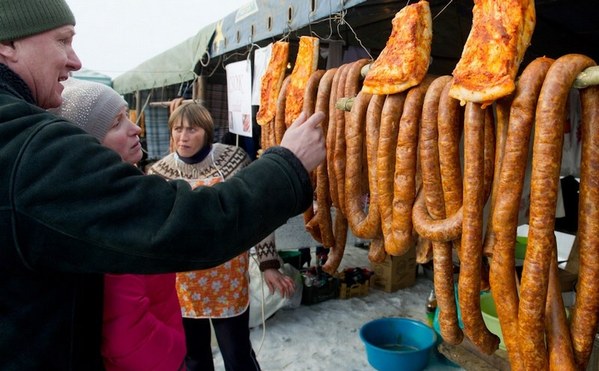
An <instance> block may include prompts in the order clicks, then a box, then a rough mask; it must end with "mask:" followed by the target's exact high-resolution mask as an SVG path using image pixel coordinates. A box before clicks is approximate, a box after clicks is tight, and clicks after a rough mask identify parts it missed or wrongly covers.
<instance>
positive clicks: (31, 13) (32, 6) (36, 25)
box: [0, 0, 75, 41]
mask: <svg viewBox="0 0 599 371" xmlns="http://www.w3.org/2000/svg"><path fill="white" fill-rule="evenodd" d="M68 24H70V25H73V26H74V25H75V17H74V16H73V13H72V12H71V9H70V8H69V6H68V5H67V3H66V1H65V0H0V41H12V40H18V39H21V38H24V37H27V36H32V35H36V34H38V33H42V32H46V31H49V30H53V29H55V28H58V27H62V26H64V25H68Z"/></svg>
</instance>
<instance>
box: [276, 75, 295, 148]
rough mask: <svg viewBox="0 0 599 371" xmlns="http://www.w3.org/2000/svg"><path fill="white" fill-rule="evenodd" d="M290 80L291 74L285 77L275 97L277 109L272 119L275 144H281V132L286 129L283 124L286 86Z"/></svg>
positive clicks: (283, 132)
mask: <svg viewBox="0 0 599 371" xmlns="http://www.w3.org/2000/svg"><path fill="white" fill-rule="evenodd" d="M290 81H291V76H287V77H285V80H283V85H281V90H279V98H277V111H276V113H275V121H274V130H273V132H274V134H275V145H278V144H281V139H283V134H285V131H287V125H286V124H285V103H286V102H287V87H288V86H289V82H290Z"/></svg>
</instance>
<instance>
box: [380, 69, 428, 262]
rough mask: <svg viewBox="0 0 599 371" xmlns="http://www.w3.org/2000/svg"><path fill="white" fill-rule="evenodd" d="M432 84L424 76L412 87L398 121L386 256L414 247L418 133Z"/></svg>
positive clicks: (399, 254) (401, 252) (397, 254)
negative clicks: (424, 105)
mask: <svg viewBox="0 0 599 371" xmlns="http://www.w3.org/2000/svg"><path fill="white" fill-rule="evenodd" d="M432 82H433V79H432V78H431V77H426V78H425V79H424V80H423V81H422V82H421V83H420V84H419V85H417V86H414V87H413V88H411V89H410V90H409V91H408V93H407V95H406V99H405V102H404V108H403V113H402V115H401V119H400V121H399V130H398V133H397V145H396V148H395V167H394V168H391V169H394V172H393V179H394V185H393V202H392V206H393V208H392V212H391V214H392V228H391V233H392V234H393V238H392V239H391V240H392V241H393V242H392V244H391V245H390V246H386V251H387V253H389V254H391V255H395V256H401V255H403V254H405V253H406V252H408V250H409V249H410V248H411V247H412V246H414V243H415V236H414V233H413V226H412V206H413V205H414V200H415V198H416V168H417V166H416V163H417V154H418V132H419V130H420V125H419V123H420V116H421V114H422V105H423V102H424V95H425V94H426V91H427V89H428V87H429V85H430V84H431V83H432Z"/></svg>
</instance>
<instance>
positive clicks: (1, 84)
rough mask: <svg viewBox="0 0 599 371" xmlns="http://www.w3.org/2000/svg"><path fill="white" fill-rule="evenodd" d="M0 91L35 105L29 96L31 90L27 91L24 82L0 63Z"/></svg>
mask: <svg viewBox="0 0 599 371" xmlns="http://www.w3.org/2000/svg"><path fill="white" fill-rule="evenodd" d="M0 89H2V90H7V91H9V92H10V93H12V94H14V95H16V96H18V97H19V98H21V99H23V100H25V101H26V102H27V103H31V104H35V105H37V104H36V102H35V99H33V95H32V94H31V89H29V86H27V84H26V83H25V81H23V79H22V78H21V77H20V76H19V75H17V74H16V73H14V72H13V70H11V69H10V68H8V66H7V65H5V64H2V63H0Z"/></svg>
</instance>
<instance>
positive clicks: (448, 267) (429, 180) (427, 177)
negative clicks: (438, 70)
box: [413, 76, 463, 344]
mask: <svg viewBox="0 0 599 371" xmlns="http://www.w3.org/2000/svg"><path fill="white" fill-rule="evenodd" d="M450 82H451V76H441V77H438V78H437V79H435V81H433V82H432V83H431V85H430V86H429V88H428V90H427V92H426V95H425V97H424V103H423V107H422V120H421V126H420V135H419V138H418V151H419V154H420V171H421V174H422V186H423V188H422V190H421V193H423V198H424V200H425V204H426V208H427V209H428V213H430V215H431V217H432V218H433V219H437V220H442V219H444V218H445V202H444V197H443V189H442V183H441V168H440V161H439V146H438V140H439V127H438V117H439V115H438V112H439V102H440V100H441V95H442V93H443V90H444V88H445V87H446V86H447V85H448V84H449V83H450ZM420 197H421V195H419V196H418V198H420ZM415 210H416V208H414V209H413V211H415ZM414 219H415V220H414V225H416V224H417V223H418V222H419V221H420V217H418V216H416V217H414ZM430 239H431V241H432V245H433V264H434V267H435V269H434V273H433V274H434V285H435V293H436V295H437V305H438V308H439V327H440V329H441V336H442V337H443V340H445V341H447V342H448V343H450V344H459V343H460V342H461V341H462V339H463V332H462V330H461V329H460V327H459V324H458V316H457V307H456V302H455V293H454V281H453V256H452V244H451V243H450V242H446V241H448V240H445V241H441V240H440V239H433V238H430Z"/></svg>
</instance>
